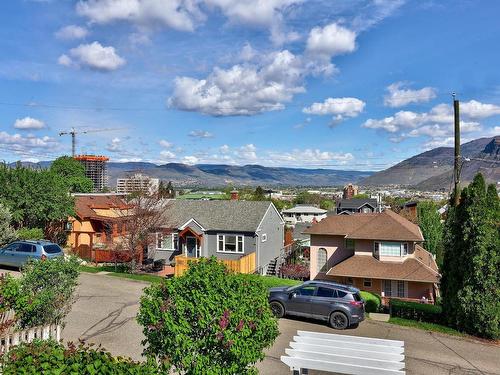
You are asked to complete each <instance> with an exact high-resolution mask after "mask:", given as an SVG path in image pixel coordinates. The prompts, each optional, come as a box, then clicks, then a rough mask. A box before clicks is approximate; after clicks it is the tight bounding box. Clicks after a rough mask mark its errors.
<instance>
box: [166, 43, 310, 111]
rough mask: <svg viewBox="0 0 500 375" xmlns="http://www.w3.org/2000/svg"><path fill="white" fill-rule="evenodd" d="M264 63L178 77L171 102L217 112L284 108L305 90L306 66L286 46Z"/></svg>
mask: <svg viewBox="0 0 500 375" xmlns="http://www.w3.org/2000/svg"><path fill="white" fill-rule="evenodd" d="M263 60H264V61H263V65H261V66H256V65H249V64H247V65H234V66H233V67H231V68H229V69H221V68H215V69H214V70H213V71H212V73H210V75H209V76H208V77H207V78H206V79H195V78H190V77H177V78H176V79H175V81H174V92H173V95H172V96H171V97H170V98H169V100H168V104H169V106H171V107H175V108H178V109H181V110H185V111H197V112H201V113H205V114H210V115H214V116H229V115H254V114H257V113H261V112H264V111H272V110H279V109H283V108H284V104H283V103H285V102H288V101H290V100H292V98H293V95H294V94H296V93H299V92H304V91H305V90H304V87H303V86H302V83H303V77H304V73H305V72H304V68H303V65H302V61H301V59H300V58H299V57H297V56H295V55H294V54H292V53H291V52H289V51H287V50H284V51H280V52H275V53H272V54H270V55H269V56H265V57H263Z"/></svg>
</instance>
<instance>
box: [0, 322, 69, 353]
mask: <svg viewBox="0 0 500 375" xmlns="http://www.w3.org/2000/svg"><path fill="white" fill-rule="evenodd" d="M35 339H40V340H48V339H53V340H56V341H59V340H61V326H60V325H46V326H41V327H34V328H30V329H26V330H22V331H14V332H9V333H4V334H3V335H2V336H0V355H1V354H3V353H6V352H7V351H8V350H9V348H10V347H11V346H14V345H18V344H20V343H23V342H32V341H33V340H35Z"/></svg>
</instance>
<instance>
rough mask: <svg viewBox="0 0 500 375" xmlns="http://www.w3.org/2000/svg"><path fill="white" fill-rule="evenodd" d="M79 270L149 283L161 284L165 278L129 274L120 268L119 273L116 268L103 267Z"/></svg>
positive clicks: (83, 267) (80, 267)
mask: <svg viewBox="0 0 500 375" xmlns="http://www.w3.org/2000/svg"><path fill="white" fill-rule="evenodd" d="M78 269H79V270H80V272H87V273H98V272H109V273H108V275H109V276H114V277H121V278H124V279H131V280H140V281H147V282H148V283H159V282H160V281H161V280H162V279H163V277H161V276H156V275H146V274H140V273H139V274H136V273H128V272H125V271H124V270H123V269H120V267H118V270H119V271H118V272H115V267H114V266H101V267H91V266H79V268H78Z"/></svg>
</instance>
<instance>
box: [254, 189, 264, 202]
mask: <svg viewBox="0 0 500 375" xmlns="http://www.w3.org/2000/svg"><path fill="white" fill-rule="evenodd" d="M265 199H266V195H265V193H264V189H262V187H260V186H257V187H256V188H255V191H254V192H253V200H255V201H263V200H265Z"/></svg>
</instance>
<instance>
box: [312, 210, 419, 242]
mask: <svg viewBox="0 0 500 375" xmlns="http://www.w3.org/2000/svg"><path fill="white" fill-rule="evenodd" d="M304 233H307V234H321V235H340V236H345V237H347V238H353V239H368V240H389V241H416V242H421V241H423V240H424V238H423V236H422V232H421V231H420V228H419V227H418V226H417V225H415V224H413V223H411V222H410V221H408V220H407V219H405V218H404V217H402V216H400V215H398V214H396V213H394V212H392V211H391V210H385V211H384V212H382V213H367V214H361V213H356V214H352V215H336V216H328V217H326V218H325V219H323V220H321V221H320V222H319V223H316V224H313V226H312V227H311V228H309V229H307V230H306V231H305V232H304Z"/></svg>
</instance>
